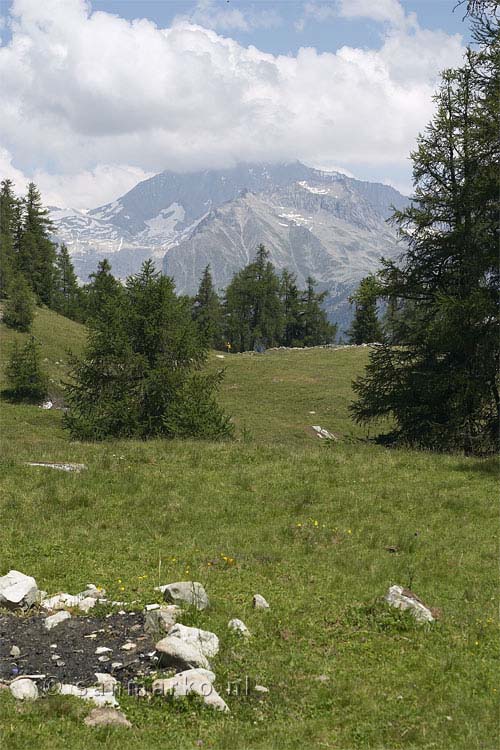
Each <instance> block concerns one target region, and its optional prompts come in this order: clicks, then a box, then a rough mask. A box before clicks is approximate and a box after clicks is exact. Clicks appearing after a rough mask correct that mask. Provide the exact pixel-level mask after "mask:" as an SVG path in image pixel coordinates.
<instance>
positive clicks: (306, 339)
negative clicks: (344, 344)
mask: <svg viewBox="0 0 500 750" xmlns="http://www.w3.org/2000/svg"><path fill="white" fill-rule="evenodd" d="M306 284H307V287H306V290H305V291H304V292H303V294H302V305H303V319H302V320H303V338H302V344H303V346H319V345H321V344H331V343H332V341H334V340H335V336H336V334H337V326H336V325H333V324H331V323H329V322H328V318H327V315H326V312H325V311H324V310H323V308H322V304H323V302H324V300H325V297H326V296H327V292H320V293H319V294H317V293H316V291H315V287H316V282H315V281H314V279H313V278H312V277H311V276H308V278H307V279H306Z"/></svg>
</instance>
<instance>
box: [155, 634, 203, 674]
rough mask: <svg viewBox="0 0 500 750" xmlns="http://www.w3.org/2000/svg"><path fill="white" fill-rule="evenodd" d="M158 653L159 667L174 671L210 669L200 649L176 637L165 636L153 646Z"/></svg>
mask: <svg viewBox="0 0 500 750" xmlns="http://www.w3.org/2000/svg"><path fill="white" fill-rule="evenodd" d="M155 648H156V651H157V653H158V664H159V666H161V667H174V668H175V669H184V670H185V669H196V668H197V667H202V668H203V669H210V664H209V662H208V659H207V657H206V656H205V654H204V653H203V652H202V651H201V649H200V648H199V647H198V646H197V645H194V644H193V643H188V642H186V641H183V640H182V639H181V638H177V637H176V636H172V635H170V634H169V635H167V637H166V638H163V639H162V640H161V641H158V643H157V644H156V646H155Z"/></svg>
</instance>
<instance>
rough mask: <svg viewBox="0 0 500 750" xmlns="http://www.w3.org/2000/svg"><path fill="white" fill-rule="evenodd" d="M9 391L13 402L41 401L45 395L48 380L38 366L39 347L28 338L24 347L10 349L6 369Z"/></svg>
mask: <svg viewBox="0 0 500 750" xmlns="http://www.w3.org/2000/svg"><path fill="white" fill-rule="evenodd" d="M6 375H7V381H8V384H9V390H8V391H7V395H8V396H9V397H10V398H12V399H15V400H20V401H21V400H26V401H41V400H42V399H43V398H45V396H46V395H47V388H48V379H47V376H46V375H45V374H44V372H43V371H42V368H41V364H40V345H39V344H38V342H37V341H36V340H35V338H34V337H33V336H30V338H29V339H28V341H27V342H26V344H25V345H24V346H22V347H21V346H19V344H18V343H17V341H16V342H15V343H14V345H13V347H12V351H11V353H10V357H9V361H8V363H7V368H6Z"/></svg>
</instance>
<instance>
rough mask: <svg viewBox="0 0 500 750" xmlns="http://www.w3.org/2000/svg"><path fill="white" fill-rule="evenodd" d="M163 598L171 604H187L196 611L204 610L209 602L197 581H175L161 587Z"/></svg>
mask: <svg viewBox="0 0 500 750" xmlns="http://www.w3.org/2000/svg"><path fill="white" fill-rule="evenodd" d="M161 588H162V590H163V598H164V599H165V601H166V602H170V603H171V604H182V603H184V604H189V605H191V606H193V607H196V609H206V608H207V607H208V604H209V601H208V596H207V592H206V591H205V589H204V588H203V586H202V585H201V583H199V582H198V581H177V583H169V584H167V585H166V586H162V587H161Z"/></svg>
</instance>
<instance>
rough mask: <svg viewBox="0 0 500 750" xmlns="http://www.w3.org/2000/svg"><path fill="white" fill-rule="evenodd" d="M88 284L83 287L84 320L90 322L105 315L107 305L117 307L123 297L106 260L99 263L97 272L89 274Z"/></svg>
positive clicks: (121, 290)
mask: <svg viewBox="0 0 500 750" xmlns="http://www.w3.org/2000/svg"><path fill="white" fill-rule="evenodd" d="M89 278H90V282H89V283H88V284H86V285H85V286H84V287H83V290H82V300H83V310H84V318H85V319H86V320H87V319H89V320H92V319H96V318H99V317H100V316H101V314H105V311H106V307H107V306H108V304H111V305H116V306H118V305H119V304H120V300H121V299H122V297H123V287H122V285H121V284H120V282H119V281H118V280H117V279H116V278H115V277H114V276H113V274H112V273H111V265H110V263H109V261H108V260H107V258H104V260H101V261H99V263H98V265H97V270H96V271H95V272H94V273H91V274H90V277H89Z"/></svg>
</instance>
